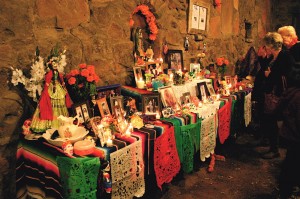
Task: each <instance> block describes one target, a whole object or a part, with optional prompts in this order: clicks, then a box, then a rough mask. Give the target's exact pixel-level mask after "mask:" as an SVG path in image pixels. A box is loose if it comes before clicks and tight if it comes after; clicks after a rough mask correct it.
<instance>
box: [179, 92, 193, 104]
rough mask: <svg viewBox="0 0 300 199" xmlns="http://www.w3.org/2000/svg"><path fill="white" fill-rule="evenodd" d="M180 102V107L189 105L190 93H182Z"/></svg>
mask: <svg viewBox="0 0 300 199" xmlns="http://www.w3.org/2000/svg"><path fill="white" fill-rule="evenodd" d="M180 101H181V105H182V104H188V103H191V102H192V101H191V93H190V92H186V93H183V94H182V96H181V97H180Z"/></svg>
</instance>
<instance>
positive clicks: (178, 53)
mask: <svg viewBox="0 0 300 199" xmlns="http://www.w3.org/2000/svg"><path fill="white" fill-rule="evenodd" d="M167 62H168V68H169V69H174V70H175V71H177V70H179V69H180V70H183V55H182V50H169V51H168V54H167Z"/></svg>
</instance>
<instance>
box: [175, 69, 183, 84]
mask: <svg viewBox="0 0 300 199" xmlns="http://www.w3.org/2000/svg"><path fill="white" fill-rule="evenodd" d="M184 81H185V75H184V73H183V72H182V71H181V70H178V71H176V72H175V74H174V85H178V84H184Z"/></svg>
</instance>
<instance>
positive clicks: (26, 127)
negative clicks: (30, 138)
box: [22, 119, 32, 135]
mask: <svg viewBox="0 0 300 199" xmlns="http://www.w3.org/2000/svg"><path fill="white" fill-rule="evenodd" d="M30 125H31V119H27V120H25V121H24V123H23V126H22V129H23V132H22V133H23V135H29V134H31V133H32V132H31V130H30Z"/></svg>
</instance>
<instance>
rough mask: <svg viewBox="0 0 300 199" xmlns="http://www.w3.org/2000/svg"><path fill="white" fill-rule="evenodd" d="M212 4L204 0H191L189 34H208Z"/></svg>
mask: <svg viewBox="0 0 300 199" xmlns="http://www.w3.org/2000/svg"><path fill="white" fill-rule="evenodd" d="M209 13H210V4H209V3H208V2H205V1H204V0H190V3H189V21H188V33H189V34H206V33H207V32H208V28H209V15H210V14H209Z"/></svg>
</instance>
